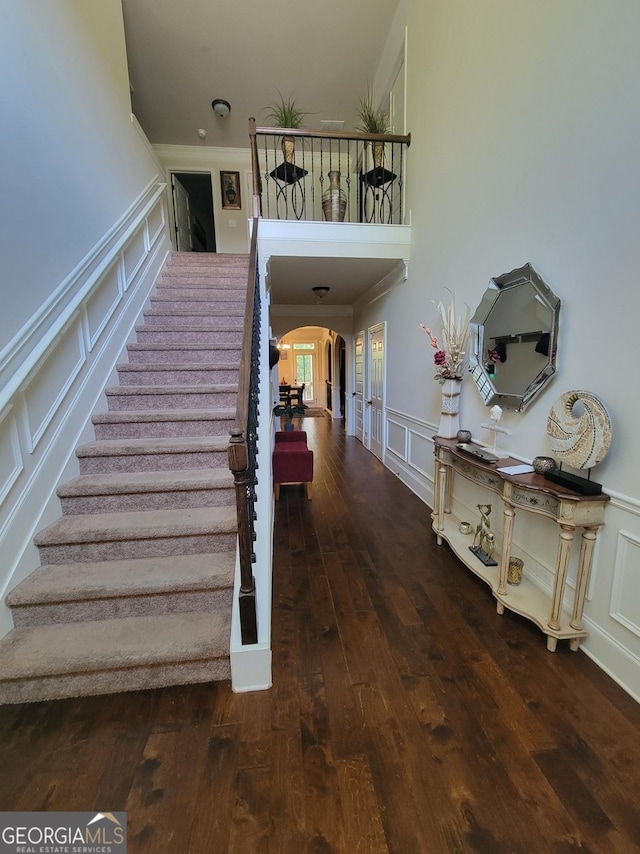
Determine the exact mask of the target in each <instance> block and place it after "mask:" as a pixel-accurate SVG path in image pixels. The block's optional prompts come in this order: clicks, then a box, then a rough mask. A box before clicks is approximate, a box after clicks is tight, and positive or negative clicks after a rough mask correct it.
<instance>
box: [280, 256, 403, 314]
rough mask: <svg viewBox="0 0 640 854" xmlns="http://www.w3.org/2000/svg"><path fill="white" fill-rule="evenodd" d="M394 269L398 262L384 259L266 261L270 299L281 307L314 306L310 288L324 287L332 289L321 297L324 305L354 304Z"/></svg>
mask: <svg viewBox="0 0 640 854" xmlns="http://www.w3.org/2000/svg"><path fill="white" fill-rule="evenodd" d="M302 261H304V264H301V262H302ZM397 267H398V261H397V260H395V259H391V260H390V259H384V258H304V259H301V258H283V257H278V256H273V257H271V258H270V260H269V283H270V287H271V292H272V299H273V301H274V302H277V303H278V304H284V305H315V304H316V303H317V297H316V295H315V294H314V293H313V291H312V290H311V289H312V288H313V287H316V286H318V285H320V286H323V285H324V286H328V287H329V288H331V290H330V291H329V293H328V294H327V295H326V296H325V297H323V299H322V303H323V305H353V303H355V302H357V301H358V300H359V299H360V298H361V297H362V296H363V294H365V293H366V292H369V291H370V290H371V288H372V287H373V286H374V285H376V284H377V283H378V282H379V281H381V280H382V279H384V278H385V276H388V275H390V274H391V273H392V272H393V271H394V270H396V269H397Z"/></svg>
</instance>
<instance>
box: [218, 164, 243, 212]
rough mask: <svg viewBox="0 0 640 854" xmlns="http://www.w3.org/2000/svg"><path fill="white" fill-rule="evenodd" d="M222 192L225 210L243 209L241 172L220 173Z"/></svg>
mask: <svg viewBox="0 0 640 854" xmlns="http://www.w3.org/2000/svg"><path fill="white" fill-rule="evenodd" d="M220 191H221V193H222V209H223V210H232V211H239V210H240V209H241V207H242V202H241V200H240V173H239V172H220Z"/></svg>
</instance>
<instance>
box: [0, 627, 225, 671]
mask: <svg viewBox="0 0 640 854" xmlns="http://www.w3.org/2000/svg"><path fill="white" fill-rule="evenodd" d="M230 626H231V615H230V614H224V613H216V612H207V611H202V612H200V611H189V612H186V613H180V614H162V615H152V616H143V617H122V618H119V619H111V620H99V621H90V622H85V623H83V622H80V623H63V624H57V625H44V626H33V627H24V628H18V629H13V631H11V632H10V633H9V634H8V635H7V636H6V637H4V638H2V640H0V680H15V679H26V678H30V679H35V678H38V677H45V676H56V675H62V674H72V673H91V672H96V671H100V670H105V669H112V668H126V667H140V666H143V665H147V664H163V663H169V662H181V661H194V660H204V659H211V658H220V657H225V658H226V657H228V655H229V636H230Z"/></svg>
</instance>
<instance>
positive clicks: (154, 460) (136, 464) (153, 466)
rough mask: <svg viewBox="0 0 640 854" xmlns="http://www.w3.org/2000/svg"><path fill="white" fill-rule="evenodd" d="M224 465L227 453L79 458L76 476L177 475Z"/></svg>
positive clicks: (203, 452) (218, 467) (226, 463)
mask: <svg viewBox="0 0 640 854" xmlns="http://www.w3.org/2000/svg"><path fill="white" fill-rule="evenodd" d="M227 465H228V455H227V451H226V450H224V451H201V452H192V453H183V454H181V453H175V454H153V453H150V454H126V455H125V454H123V455H122V456H104V457H80V474H109V473H110V472H127V471H131V472H134V471H135V472H137V471H181V470H183V469H184V470H189V471H192V470H193V469H204V468H209V469H212V468H213V469H220V468H223V467H224V466H227Z"/></svg>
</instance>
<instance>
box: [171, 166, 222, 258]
mask: <svg viewBox="0 0 640 854" xmlns="http://www.w3.org/2000/svg"><path fill="white" fill-rule="evenodd" d="M171 193H172V198H173V219H174V227H175V234H176V248H177V250H178V252H215V251H216V234H215V226H214V219H213V190H212V187H211V173H210V172H172V173H171Z"/></svg>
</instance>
